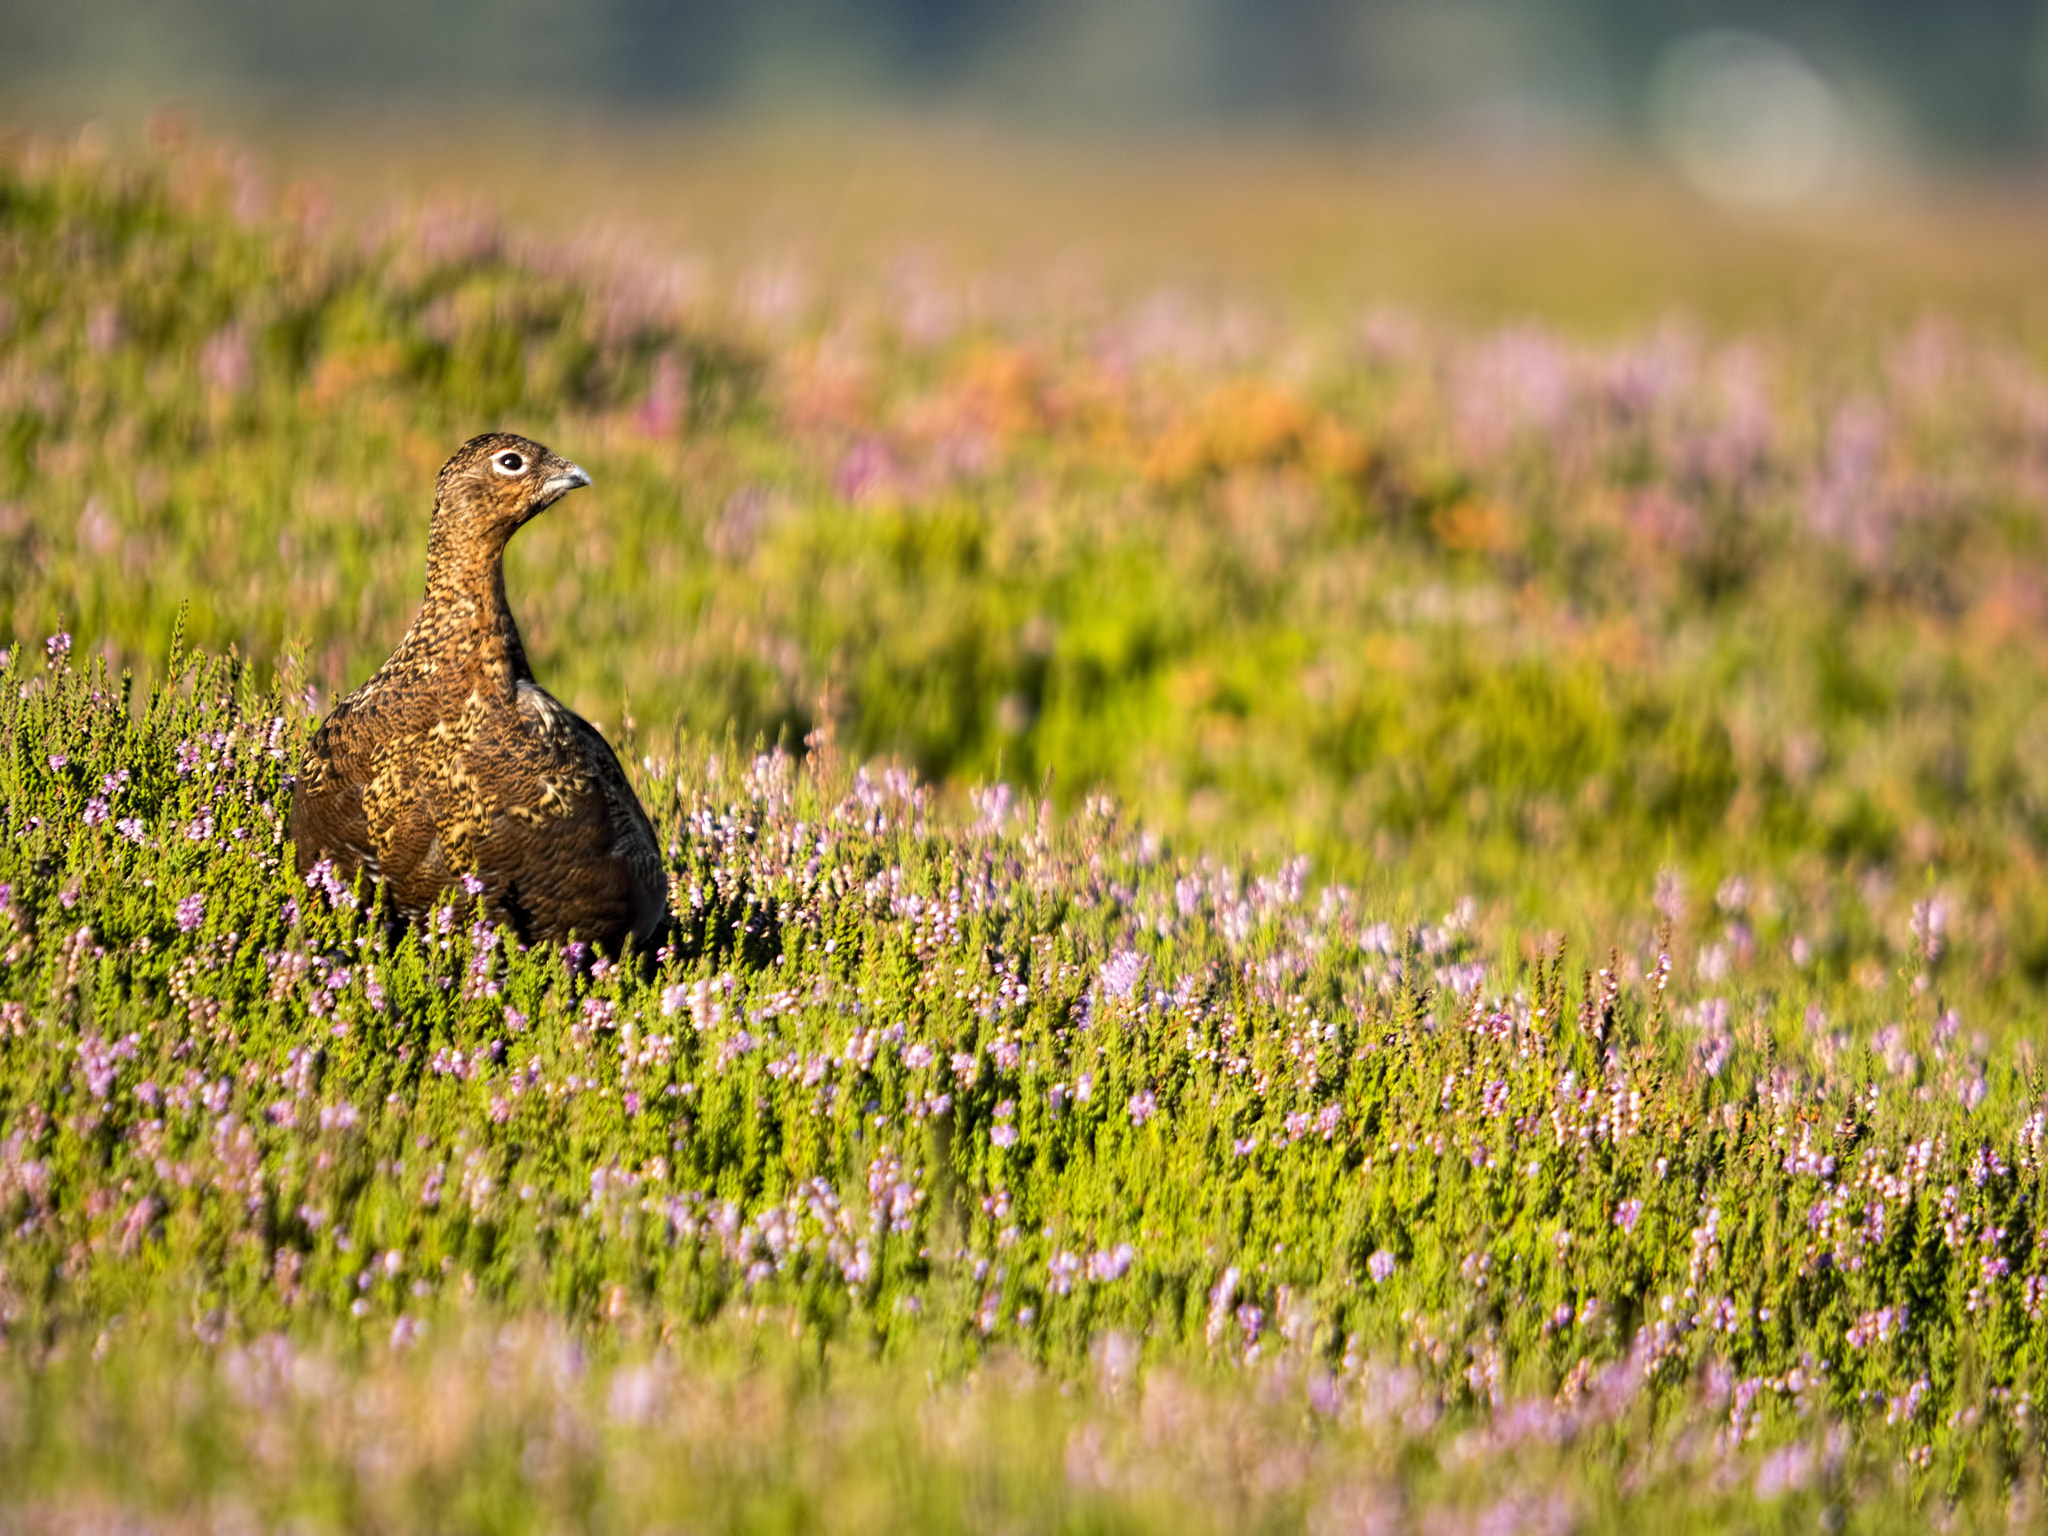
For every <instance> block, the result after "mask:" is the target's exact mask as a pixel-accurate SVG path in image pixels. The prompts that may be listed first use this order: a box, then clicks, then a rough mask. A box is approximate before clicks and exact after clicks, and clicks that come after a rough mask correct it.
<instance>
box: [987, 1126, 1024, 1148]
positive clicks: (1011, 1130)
mask: <svg viewBox="0 0 2048 1536" xmlns="http://www.w3.org/2000/svg"><path fill="white" fill-rule="evenodd" d="M988 1139H989V1140H990V1141H992V1142H994V1143H995V1144H996V1145H997V1146H999V1147H1014V1146H1015V1145H1017V1127H1015V1126H1014V1125H1011V1124H1009V1123H1008V1122H1007V1121H1006V1122H1004V1123H1003V1124H1002V1125H998V1126H995V1127H993V1128H992V1129H991V1130H990V1131H989V1133H988Z"/></svg>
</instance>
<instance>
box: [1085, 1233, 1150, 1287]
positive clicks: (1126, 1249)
mask: <svg viewBox="0 0 2048 1536" xmlns="http://www.w3.org/2000/svg"><path fill="white" fill-rule="evenodd" d="M1137 1256H1138V1255H1137V1250H1136V1249H1134V1248H1132V1247H1131V1245H1130V1244H1129V1243H1118V1244H1117V1245H1116V1246H1115V1247H1114V1248H1101V1249H1098V1250H1096V1252H1095V1253H1094V1254H1093V1255H1091V1256H1090V1258H1089V1260H1088V1278H1089V1279H1090V1280H1093V1281H1095V1282H1096V1283H1097V1284H1098V1285H1100V1284H1103V1283H1105V1282H1107V1281H1111V1280H1121V1279H1123V1277H1124V1276H1125V1275H1126V1274H1127V1273H1129V1271H1130V1267H1131V1260H1133V1259H1134V1258H1136V1257H1137Z"/></svg>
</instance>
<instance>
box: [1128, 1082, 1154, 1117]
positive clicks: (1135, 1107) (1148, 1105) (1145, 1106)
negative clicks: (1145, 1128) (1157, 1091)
mask: <svg viewBox="0 0 2048 1536" xmlns="http://www.w3.org/2000/svg"><path fill="white" fill-rule="evenodd" d="M1130 1109H1131V1124H1133V1125H1143V1124H1144V1123H1145V1122H1146V1121H1147V1120H1150V1119H1151V1118H1152V1117H1153V1116H1154V1115H1155V1114H1157V1113H1158V1112H1159V1100H1158V1098H1157V1097H1156V1096H1155V1095H1154V1094H1153V1092H1152V1090H1151V1089H1150V1088H1141V1089H1139V1090H1138V1091H1137V1092H1136V1093H1134V1094H1132V1095H1131V1105H1130Z"/></svg>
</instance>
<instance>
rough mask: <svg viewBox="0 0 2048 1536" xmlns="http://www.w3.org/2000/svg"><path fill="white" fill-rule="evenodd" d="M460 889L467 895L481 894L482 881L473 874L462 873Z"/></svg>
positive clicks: (482, 889)
mask: <svg viewBox="0 0 2048 1536" xmlns="http://www.w3.org/2000/svg"><path fill="white" fill-rule="evenodd" d="M462 889H463V891H464V893H465V894H467V895H470V896H481V895H483V893H484V883H483V881H481V880H480V879H478V878H477V877H476V876H475V875H464V876H463V877H462Z"/></svg>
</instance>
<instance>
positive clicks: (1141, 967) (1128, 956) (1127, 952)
mask: <svg viewBox="0 0 2048 1536" xmlns="http://www.w3.org/2000/svg"><path fill="white" fill-rule="evenodd" d="M1146 964H1147V961H1146V959H1145V957H1144V956H1143V955H1141V954H1139V953H1138V952H1137V951H1136V950H1133V949H1120V950H1118V951H1117V952H1116V953H1115V954H1114V955H1112V956H1111V957H1110V958H1109V959H1108V960H1107V961H1106V962H1105V963H1104V964H1103V967H1102V991H1103V995H1104V996H1106V997H1108V998H1109V999H1110V1001H1112V1002H1122V1001H1123V1000H1124V999H1125V998H1127V997H1129V996H1130V995H1131V994H1132V993H1133V992H1134V991H1136V990H1137V986H1138V983H1139V982H1141V981H1143V980H1144V979H1145V966H1146Z"/></svg>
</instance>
